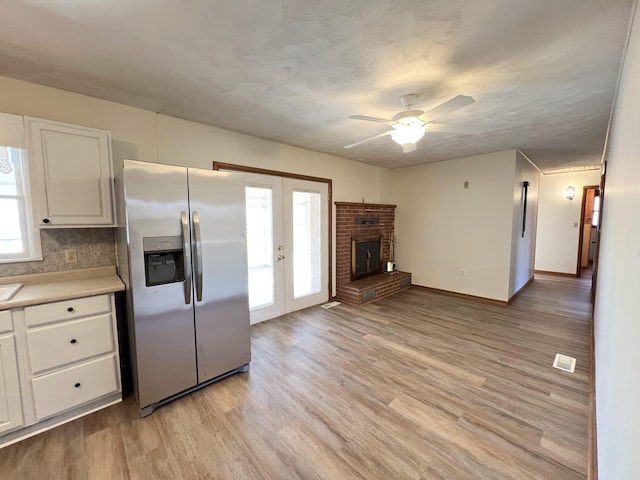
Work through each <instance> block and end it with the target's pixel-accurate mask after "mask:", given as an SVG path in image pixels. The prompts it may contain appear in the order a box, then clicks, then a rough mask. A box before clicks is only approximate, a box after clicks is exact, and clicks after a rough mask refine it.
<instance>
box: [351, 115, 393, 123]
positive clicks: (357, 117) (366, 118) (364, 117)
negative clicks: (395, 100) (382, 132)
mask: <svg viewBox="0 0 640 480" xmlns="http://www.w3.org/2000/svg"><path fill="white" fill-rule="evenodd" d="M349 118H351V119H353V120H364V121H366V122H376V123H386V124H387V125H390V124H392V123H393V120H385V119H384V118H378V117H369V116H367V115H351V116H350V117H349Z"/></svg>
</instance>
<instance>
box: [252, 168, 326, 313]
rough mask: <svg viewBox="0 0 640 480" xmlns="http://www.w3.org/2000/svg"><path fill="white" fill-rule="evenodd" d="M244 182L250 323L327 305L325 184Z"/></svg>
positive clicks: (259, 178)
mask: <svg viewBox="0 0 640 480" xmlns="http://www.w3.org/2000/svg"><path fill="white" fill-rule="evenodd" d="M245 178H246V187H245V193H246V202H247V256H248V266H249V306H250V308H251V323H252V324H253V323H257V322H262V321H264V320H268V319H270V318H275V317H277V316H280V315H283V314H285V313H289V312H293V311H295V310H300V309H302V308H306V307H310V306H312V305H317V304H318V303H322V302H325V301H326V300H327V299H328V297H329V291H328V285H329V281H328V275H329V268H328V258H329V245H328V229H329V221H328V218H329V216H328V186H327V184H326V183H322V182H313V181H306V180H298V179H292V178H282V177H277V176H272V175H257V174H248V175H245Z"/></svg>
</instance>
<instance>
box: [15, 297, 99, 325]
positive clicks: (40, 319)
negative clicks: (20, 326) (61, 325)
mask: <svg viewBox="0 0 640 480" xmlns="http://www.w3.org/2000/svg"><path fill="white" fill-rule="evenodd" d="M110 310H111V302H110V301H109V295H97V296H95V297H85V298H75V299H73V300H63V301H61V302H52V303H45V304H42V305H34V306H32V307H26V308H25V309H24V319H25V322H26V324H27V327H34V326H36V325H43V324H45V323H51V322H58V321H60V320H73V319H74V318H79V317H86V316H88V315H96V314H98V313H104V312H109V311H110Z"/></svg>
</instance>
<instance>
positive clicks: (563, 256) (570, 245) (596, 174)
mask: <svg viewBox="0 0 640 480" xmlns="http://www.w3.org/2000/svg"><path fill="white" fill-rule="evenodd" d="M599 183H600V171H598V170H591V171H587V172H574V173H558V174H553V175H541V177H540V199H539V203H538V233H537V238H536V262H535V268H536V270H540V271H545V272H558V273H576V267H577V264H578V263H577V262H578V242H579V241H580V209H581V208H582V195H583V190H582V187H584V186H588V185H598V184H599ZM569 185H571V186H573V187H575V189H576V196H575V198H574V199H573V200H567V198H566V197H565V190H566V189H567V187H568V186H569Z"/></svg>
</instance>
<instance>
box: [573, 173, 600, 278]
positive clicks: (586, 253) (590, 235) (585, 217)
mask: <svg viewBox="0 0 640 480" xmlns="http://www.w3.org/2000/svg"><path fill="white" fill-rule="evenodd" d="M599 221H600V186H599V185H589V186H585V187H583V192H582V210H581V213H580V237H579V243H578V260H577V267H576V276H577V277H581V276H591V274H592V267H593V260H594V258H595V255H596V247H597V235H596V233H597V229H598V225H599Z"/></svg>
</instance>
